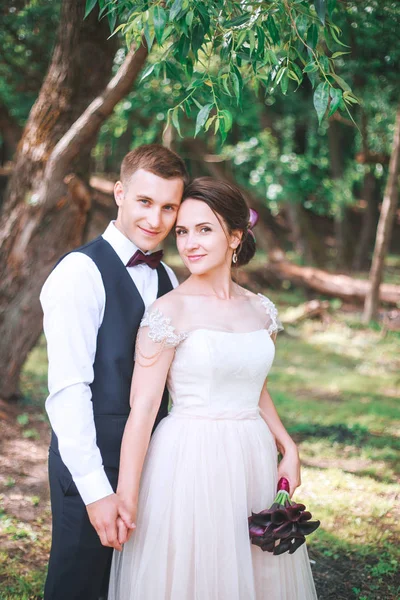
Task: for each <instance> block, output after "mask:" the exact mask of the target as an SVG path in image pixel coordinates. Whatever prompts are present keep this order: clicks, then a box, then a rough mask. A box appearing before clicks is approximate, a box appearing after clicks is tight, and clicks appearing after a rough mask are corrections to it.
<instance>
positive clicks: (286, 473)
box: [278, 444, 301, 497]
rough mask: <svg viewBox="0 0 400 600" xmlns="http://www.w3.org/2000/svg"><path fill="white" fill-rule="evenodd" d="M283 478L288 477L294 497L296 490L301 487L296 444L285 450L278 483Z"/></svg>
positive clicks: (280, 464) (279, 467)
mask: <svg viewBox="0 0 400 600" xmlns="http://www.w3.org/2000/svg"><path fill="white" fill-rule="evenodd" d="M281 477H286V479H287V480H288V481H289V483H290V497H292V496H293V494H294V491H295V490H296V488H298V487H299V486H300V485H301V475H300V457H299V451H298V449H297V446H296V445H295V444H293V446H291V447H290V448H289V449H288V450H285V452H284V455H283V458H282V460H281V461H280V463H279V465H278V481H279V479H280V478H281Z"/></svg>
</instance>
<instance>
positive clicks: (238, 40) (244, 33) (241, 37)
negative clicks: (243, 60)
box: [235, 31, 247, 51]
mask: <svg viewBox="0 0 400 600" xmlns="http://www.w3.org/2000/svg"><path fill="white" fill-rule="evenodd" d="M246 36H247V31H239V33H238V34H237V38H236V43H235V50H236V51H238V50H239V49H240V46H241V45H242V44H243V42H244V41H245V39H246Z"/></svg>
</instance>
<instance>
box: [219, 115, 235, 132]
mask: <svg viewBox="0 0 400 600" xmlns="http://www.w3.org/2000/svg"><path fill="white" fill-rule="evenodd" d="M219 114H220V117H221V116H222V118H223V120H224V131H225V132H226V133H228V131H230V129H231V128H232V123H233V117H232V113H231V112H230V111H229V110H221V111H220V113H219Z"/></svg>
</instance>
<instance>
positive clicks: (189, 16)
mask: <svg viewBox="0 0 400 600" xmlns="http://www.w3.org/2000/svg"><path fill="white" fill-rule="evenodd" d="M193 17H194V12H193V11H192V10H189V12H188V13H187V15H186V25H187V26H188V27H189V29H190V28H191V27H192V23H193Z"/></svg>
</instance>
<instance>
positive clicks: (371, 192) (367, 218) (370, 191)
mask: <svg viewBox="0 0 400 600" xmlns="http://www.w3.org/2000/svg"><path fill="white" fill-rule="evenodd" d="M378 189H379V188H378V182H377V180H376V177H375V175H374V174H373V173H372V172H371V171H368V172H367V173H366V174H365V176H364V189H363V200H364V202H365V211H364V214H363V215H362V224H361V233H360V237H359V241H358V243H357V249H356V253H355V257H354V262H353V269H354V270H355V271H361V270H362V269H366V268H367V267H368V264H369V249H370V247H371V243H372V239H373V235H374V232H375V231H376V227H377V224H378V219H379V210H378Z"/></svg>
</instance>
